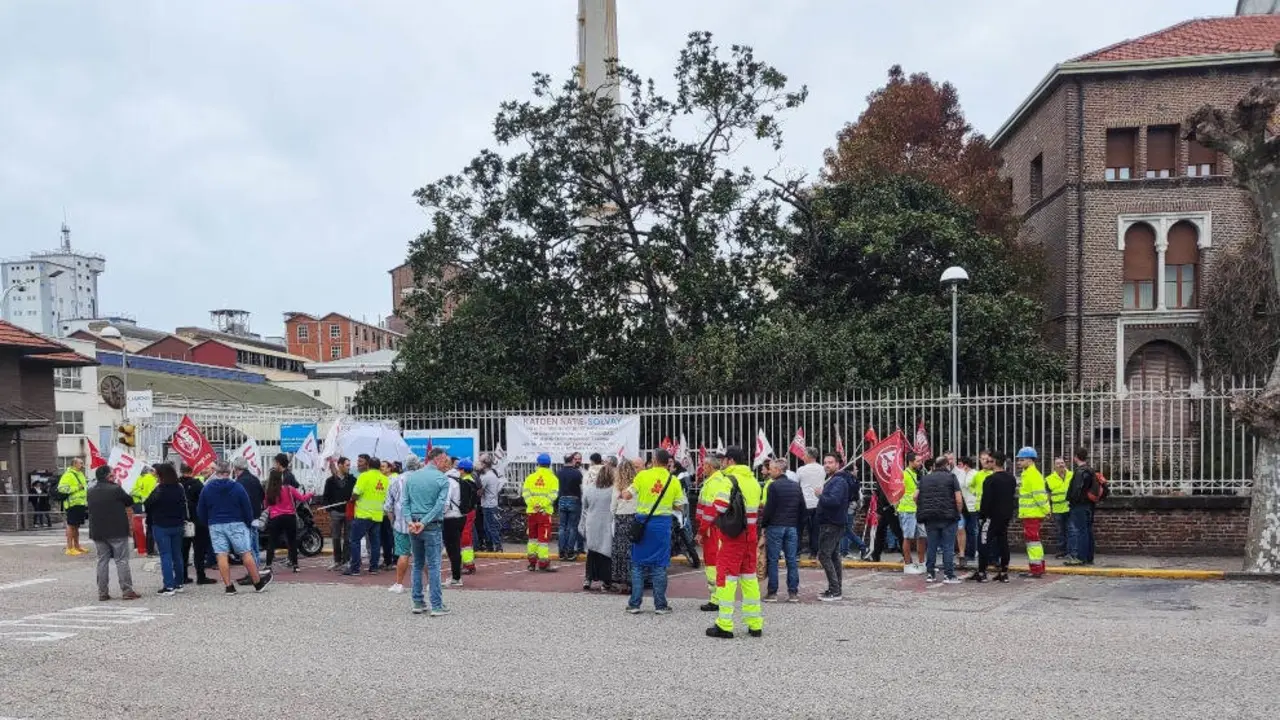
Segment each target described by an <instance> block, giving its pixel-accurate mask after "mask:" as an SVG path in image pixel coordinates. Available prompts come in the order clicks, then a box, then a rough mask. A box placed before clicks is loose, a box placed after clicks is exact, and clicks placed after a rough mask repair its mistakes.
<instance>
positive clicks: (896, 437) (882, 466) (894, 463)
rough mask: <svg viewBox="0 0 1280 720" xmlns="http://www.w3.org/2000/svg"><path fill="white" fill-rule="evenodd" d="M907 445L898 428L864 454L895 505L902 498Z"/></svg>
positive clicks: (890, 500)
mask: <svg viewBox="0 0 1280 720" xmlns="http://www.w3.org/2000/svg"><path fill="white" fill-rule="evenodd" d="M906 447H907V438H906V437H905V436H903V434H902V431H901V430H898V431H897V432H895V433H894V434H892V435H890V436H889V437H887V438H885V439H884V440H881V441H880V442H878V443H876V444H875V445H874V446H873V447H872V448H871V449H869V450H867V451H866V452H865V453H863V454H862V458H863V459H864V460H866V461H867V463H868V464H870V465H871V471H872V472H873V473H874V474H875V476H876V480H877V481H879V483H880V489H881V490H884V494H885V496H886V497H888V498H889V502H892V503H893V504H895V505H896V504H897V503H898V500H900V499H902V492H903V489H902V456H903V451H904V450H905V449H906Z"/></svg>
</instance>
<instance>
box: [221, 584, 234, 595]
mask: <svg viewBox="0 0 1280 720" xmlns="http://www.w3.org/2000/svg"><path fill="white" fill-rule="evenodd" d="M223 592H224V593H226V594H227V595H235V594H236V586H235V585H228V586H227V589H226V590H223Z"/></svg>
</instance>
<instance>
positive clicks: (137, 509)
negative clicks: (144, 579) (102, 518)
mask: <svg viewBox="0 0 1280 720" xmlns="http://www.w3.org/2000/svg"><path fill="white" fill-rule="evenodd" d="M159 484H160V481H159V480H158V479H156V471H155V468H153V467H151V466H150V465H145V466H143V468H142V474H141V475H139V476H138V479H137V480H135V481H134V483H133V491H132V492H130V493H129V494H130V495H131V496H132V497H133V512H134V514H137V515H142V516H143V526H144V527H146V530H147V557H155V556H156V538H155V534H154V533H153V532H152V531H151V530H152V527H151V515H149V514H148V513H147V511H146V504H145V503H146V502H147V498H149V497H151V493H152V491H154V490H155V489H156V485H159Z"/></svg>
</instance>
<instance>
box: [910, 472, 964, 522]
mask: <svg viewBox="0 0 1280 720" xmlns="http://www.w3.org/2000/svg"><path fill="white" fill-rule="evenodd" d="M918 490H919V493H920V499H919V500H918V501H916V519H917V520H919V521H920V522H923V523H949V522H952V521H955V520H959V519H960V510H959V509H957V508H956V493H958V492H960V482H959V481H958V480H956V476H955V475H952V474H951V473H949V472H947V471H946V470H934V471H933V472H931V473H929V474H928V475H925V476H924V477H922V478H920V485H919V488H918Z"/></svg>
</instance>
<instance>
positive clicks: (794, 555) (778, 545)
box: [764, 525, 800, 595]
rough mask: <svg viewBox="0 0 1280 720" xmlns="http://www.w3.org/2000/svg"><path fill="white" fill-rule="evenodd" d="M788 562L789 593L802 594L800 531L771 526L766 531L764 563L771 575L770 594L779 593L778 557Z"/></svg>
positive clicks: (792, 528)
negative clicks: (780, 556)
mask: <svg viewBox="0 0 1280 720" xmlns="http://www.w3.org/2000/svg"><path fill="white" fill-rule="evenodd" d="M779 555H782V556H783V557H785V558H786V560H787V592H788V593H790V594H792V595H794V594H796V593H798V592H800V530H799V528H794V527H779V526H777V525H771V526H769V527H767V528H765V529H764V563H765V570H766V571H767V572H768V575H769V594H770V595H774V594H776V593H777V592H778V556H779Z"/></svg>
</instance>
